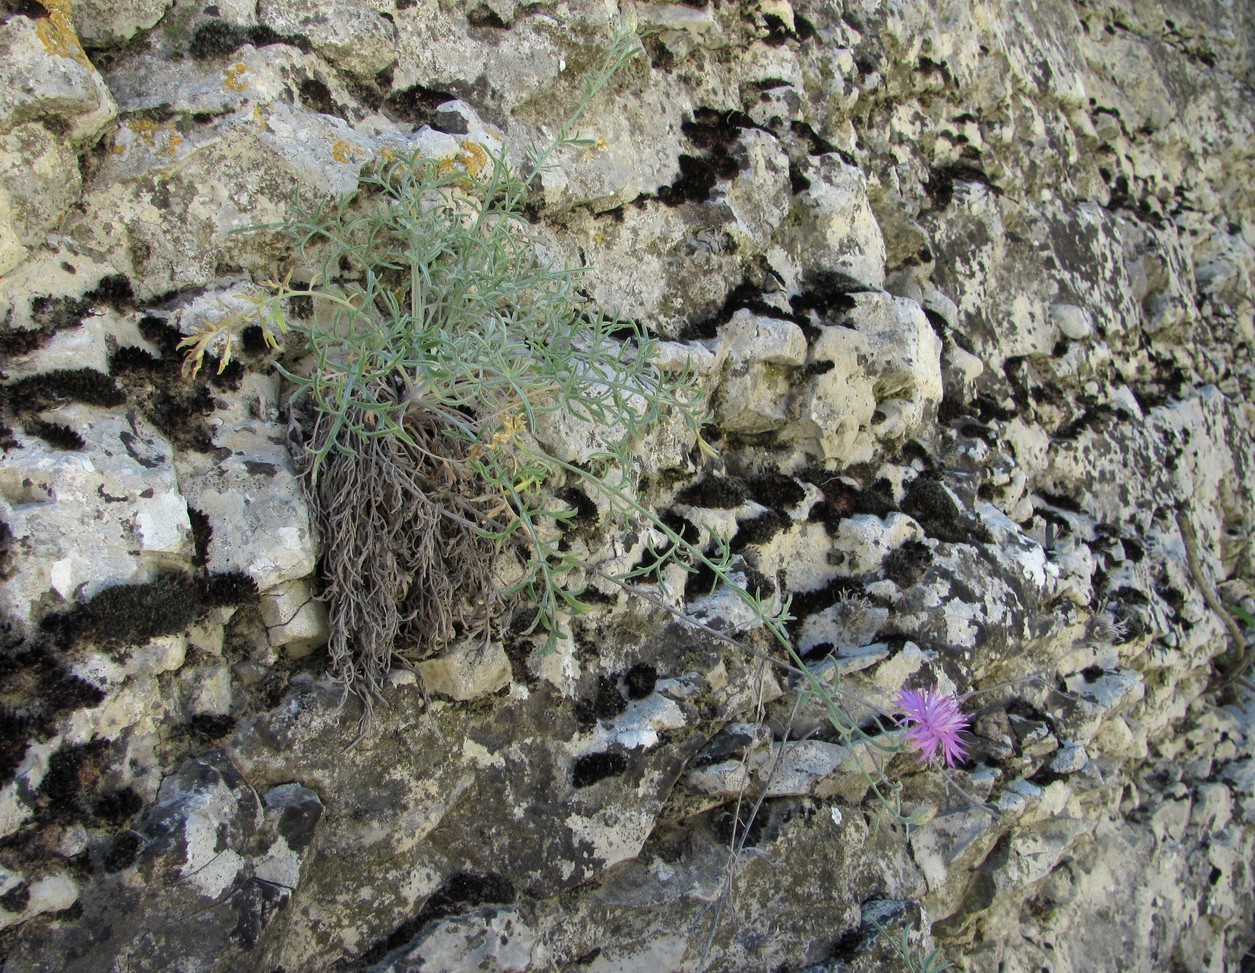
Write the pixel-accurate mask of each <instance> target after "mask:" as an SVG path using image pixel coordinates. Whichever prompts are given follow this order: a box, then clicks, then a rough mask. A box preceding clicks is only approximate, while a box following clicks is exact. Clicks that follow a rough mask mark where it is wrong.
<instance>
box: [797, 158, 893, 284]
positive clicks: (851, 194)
mask: <svg viewBox="0 0 1255 973" xmlns="http://www.w3.org/2000/svg"><path fill="white" fill-rule="evenodd" d="M802 176H803V177H804V178H806V179H807V180H809V181H810V186H809V188H807V189H805V190H804V191H803V192H802V193H800V194H799V195H798V196H797V197H796V201H795V204H794V205H795V206H796V207H797V213H798V221H797V223H796V225H795V227H793V228H791V229H790V231H789V232H788V234H787V235H786V236H785V237H784V239H783V241H782V243H781V247H782V251H783V253H784V254H787V259H788V261H789V264H790V265H791V266H792V267H794V268H797V275H798V277H799V278H801V280H800V281H797V283H801V282H803V281H805V279H806V277H807V276H808V275H810V274H814V275H821V274H825V273H838V274H843V275H845V276H847V277H849V278H850V279H851V280H854V281H856V282H858V283H859V284H861V285H863V286H864V287H867V288H879V287H882V286H884V282H885V243H884V239H883V238H882V237H881V234H880V226H879V225H878V224H877V222H876V216H875V214H874V213H873V212H872V208H871V204H870V202H869V201H868V199H867V180H866V178H865V177H864V175H863V174H862V173H861V172H860V171H859V170H858V169H856V168H855V167H853V166H850V165H847V164H846V163H844V162H843V161H842V160H841V158H840V157H839V156H837V155H835V154H831V153H830V154H828V155H822V156H819V157H817V158H808V159H807V160H806V162H805V165H803V166H802ZM773 266H774V267H775V269H776V270H777V272H778V273H781V274H782V276H785V277H786V279H788V277H789V276H792V275H786V274H785V273H784V270H783V268H782V267H781V266H780V265H778V264H773ZM789 282H790V283H794V281H789Z"/></svg>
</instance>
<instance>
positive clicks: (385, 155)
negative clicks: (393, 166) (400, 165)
mask: <svg viewBox="0 0 1255 973" xmlns="http://www.w3.org/2000/svg"><path fill="white" fill-rule="evenodd" d="M379 155H380V157H381V158H382V159H383V161H384V162H395V161H396V158H397V154H396V153H395V152H393V151H392V150H391V149H390V148H388V147H387V146H386V145H384V146H381V147H380V149H379Z"/></svg>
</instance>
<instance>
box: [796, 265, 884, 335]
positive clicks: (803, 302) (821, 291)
mask: <svg viewBox="0 0 1255 973" xmlns="http://www.w3.org/2000/svg"><path fill="white" fill-rule="evenodd" d="M869 289H870V288H868V286H867V285H866V284H864V283H863V282H862V281H859V280H856V279H855V278H853V277H851V276H850V275H849V274H843V273H841V272H840V271H838V270H821V271H816V272H814V273H811V274H808V275H807V276H806V278H805V280H804V281H803V283H802V292H801V293H800V294H796V295H794V296H793V297H791V298H789V305H790V306H791V307H792V308H793V313H794V314H797V315H803V316H804V315H805V314H806V313H807V312H808V311H814V312H815V313H816V314H817V315H818V316H819V318H820V320H822V321H826V322H828V323H835V322H837V321H839V319H840V318H841V316H842V315H844V314H846V313H848V312H850V311H853V310H854V309H855V308H856V307H857V306H858V301H857V300H856V299H855V297H854V296H853V295H855V294H862V293H864V292H866V291H868V290H869Z"/></svg>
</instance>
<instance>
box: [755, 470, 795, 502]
mask: <svg viewBox="0 0 1255 973" xmlns="http://www.w3.org/2000/svg"><path fill="white" fill-rule="evenodd" d="M749 492H750V498H751V499H753V500H755V501H757V502H758V503H761V504H762V505H763V506H764V507H770V508H771V509H772V510H784V509H785V508H787V507H796V506H797V505H798V504H799V503H801V502H802V501H803V500H805V499H806V488H805V487H803V486H802V484H800V483H798V481H797V480H795V479H794V478H793V477H791V476H786V475H785V474H783V473H778V472H772V473H762V474H760V475H758V476H755V477H752V478H751V479H750V480H749Z"/></svg>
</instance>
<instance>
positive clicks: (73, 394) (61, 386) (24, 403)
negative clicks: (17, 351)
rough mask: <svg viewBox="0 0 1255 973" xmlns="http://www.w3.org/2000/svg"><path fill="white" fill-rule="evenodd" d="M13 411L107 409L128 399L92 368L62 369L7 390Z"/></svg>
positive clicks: (32, 377) (22, 413)
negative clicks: (69, 405)
mask: <svg viewBox="0 0 1255 973" xmlns="http://www.w3.org/2000/svg"><path fill="white" fill-rule="evenodd" d="M6 394H7V400H8V404H9V407H10V408H11V409H12V410H13V412H14V413H16V414H17V415H26V414H29V413H32V412H43V411H44V410H46V409H51V408H52V407H53V406H55V405H61V404H64V403H66V402H85V403H87V404H88V405H98V406H103V407H105V408H112V407H114V406H119V405H122V404H123V403H125V402H126V396H125V395H124V394H123V392H122V390H121V389H120V388H118V386H117V385H116V384H115V383H114V381H113V379H111V378H110V377H109V376H108V375H104V374H102V373H100V372H97V371H94V370H93V369H90V368H76V369H68V368H59V369H56V370H54V371H51V372H44V373H42V374H40V375H31V376H30V377H29V378H22V379H18V380H17V381H16V382H10V383H9V384H8V385H7V386H6Z"/></svg>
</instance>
